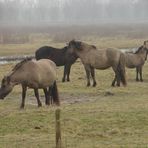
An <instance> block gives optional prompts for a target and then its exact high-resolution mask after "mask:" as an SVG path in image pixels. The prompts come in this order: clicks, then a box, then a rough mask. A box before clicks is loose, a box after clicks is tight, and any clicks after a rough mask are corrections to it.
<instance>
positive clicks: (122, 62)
mask: <svg viewBox="0 0 148 148" xmlns="http://www.w3.org/2000/svg"><path fill="white" fill-rule="evenodd" d="M117 71H118V74H119V76H120V80H121V82H122V84H123V85H124V86H126V85H127V82H126V72H125V55H124V53H121V54H120V59H119V64H118V67H117Z"/></svg>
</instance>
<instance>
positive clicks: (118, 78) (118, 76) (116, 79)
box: [112, 66, 121, 86]
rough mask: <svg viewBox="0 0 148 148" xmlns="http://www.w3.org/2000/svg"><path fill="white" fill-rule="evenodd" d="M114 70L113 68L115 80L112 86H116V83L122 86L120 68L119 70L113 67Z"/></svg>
mask: <svg viewBox="0 0 148 148" xmlns="http://www.w3.org/2000/svg"><path fill="white" fill-rule="evenodd" d="M112 68H113V71H114V73H115V78H114V80H113V81H112V86H115V82H117V86H120V80H121V78H120V74H119V71H118V68H117V66H113V67H112Z"/></svg>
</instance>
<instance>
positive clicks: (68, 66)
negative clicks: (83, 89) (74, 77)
mask: <svg viewBox="0 0 148 148" xmlns="http://www.w3.org/2000/svg"><path fill="white" fill-rule="evenodd" d="M70 69H71V64H69V65H67V81H70V78H69V75H70Z"/></svg>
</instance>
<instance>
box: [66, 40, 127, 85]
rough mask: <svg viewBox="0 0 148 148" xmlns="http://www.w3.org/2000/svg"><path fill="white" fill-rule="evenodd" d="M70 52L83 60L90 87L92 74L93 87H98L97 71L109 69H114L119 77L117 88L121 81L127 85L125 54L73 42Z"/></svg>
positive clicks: (70, 43) (71, 42) (70, 44)
mask: <svg viewBox="0 0 148 148" xmlns="http://www.w3.org/2000/svg"><path fill="white" fill-rule="evenodd" d="M69 48H70V49H69V52H72V53H75V54H77V56H78V57H79V58H80V59H81V61H82V63H83V65H84V68H85V71H86V75H87V86H90V74H91V76H92V79H93V86H96V80H95V69H101V70H104V69H107V68H109V67H112V69H113V71H114V72H115V75H116V77H117V86H120V81H121V82H122V83H123V85H124V86H125V85H126V78H125V57H124V54H123V53H122V52H121V51H119V50H116V49H105V50H100V49H97V48H96V47H95V46H93V45H88V44H86V43H83V42H79V41H75V40H72V41H70V42H69Z"/></svg>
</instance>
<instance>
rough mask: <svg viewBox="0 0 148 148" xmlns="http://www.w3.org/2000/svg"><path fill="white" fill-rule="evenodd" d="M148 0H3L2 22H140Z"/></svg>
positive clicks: (147, 16)
mask: <svg viewBox="0 0 148 148" xmlns="http://www.w3.org/2000/svg"><path fill="white" fill-rule="evenodd" d="M147 19H148V0H0V24H8V25H10V24H33V25H39V24H50V23H51V24H52V23H62V24H63V23H65V24H66V23H67V24H77V23H78V24H81V23H90V24H95V23H101V22H125V21H128V22H138V21H147Z"/></svg>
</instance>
